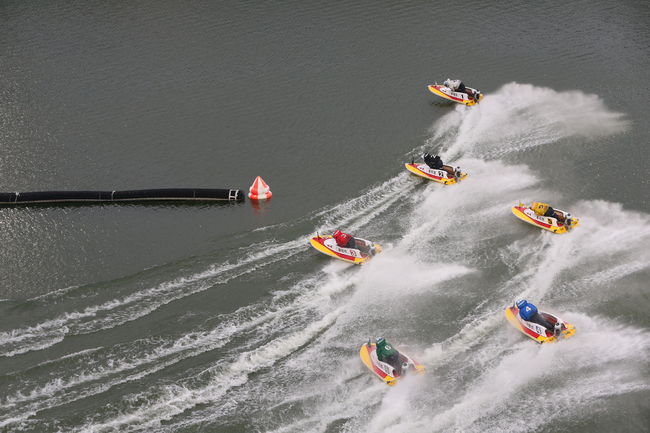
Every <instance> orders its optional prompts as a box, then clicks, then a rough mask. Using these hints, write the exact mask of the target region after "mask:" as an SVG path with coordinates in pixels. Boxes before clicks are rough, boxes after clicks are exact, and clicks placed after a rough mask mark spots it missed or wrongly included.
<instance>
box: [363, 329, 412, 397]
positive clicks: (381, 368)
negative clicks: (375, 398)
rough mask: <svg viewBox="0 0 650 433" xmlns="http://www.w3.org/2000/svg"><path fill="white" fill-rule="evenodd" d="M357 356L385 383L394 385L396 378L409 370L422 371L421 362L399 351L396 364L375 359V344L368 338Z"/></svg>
mask: <svg viewBox="0 0 650 433" xmlns="http://www.w3.org/2000/svg"><path fill="white" fill-rule="evenodd" d="M359 356H360V357H361V361H362V362H363V363H364V364H365V366H366V367H368V369H370V371H372V372H373V373H375V374H376V375H377V376H378V377H379V378H380V379H381V380H383V381H384V383H385V384H386V385H390V386H393V385H395V384H396V383H397V379H400V378H402V377H404V376H405V375H406V374H407V373H409V372H416V373H418V374H423V373H424V366H423V365H422V364H418V363H417V362H416V361H415V360H414V359H412V358H410V357H409V356H407V355H406V354H404V353H402V352H399V355H398V358H399V361H398V362H397V365H396V366H393V365H391V364H388V363H386V362H382V361H380V360H379V359H377V345H376V344H375V343H371V342H370V340H368V342H367V343H366V344H364V345H363V346H361V350H360V351H359Z"/></svg>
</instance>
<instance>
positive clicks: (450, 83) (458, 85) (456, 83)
mask: <svg viewBox="0 0 650 433" xmlns="http://www.w3.org/2000/svg"><path fill="white" fill-rule="evenodd" d="M442 84H443V85H445V86H447V87H449V88H450V89H451V91H452V92H463V93H466V94H467V96H469V97H471V98H473V99H475V95H474V92H472V91H471V90H470V89H468V88H467V87H465V84H464V83H463V82H462V81H460V80H450V79H449V78H447V79H446V80H445V81H444V82H443V83H442Z"/></svg>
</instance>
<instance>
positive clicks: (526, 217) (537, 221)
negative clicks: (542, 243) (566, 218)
mask: <svg viewBox="0 0 650 433" xmlns="http://www.w3.org/2000/svg"><path fill="white" fill-rule="evenodd" d="M511 210H512V213H513V214H514V215H515V216H516V217H517V218H519V219H520V220H522V221H524V222H526V223H528V224H531V225H534V226H535V227H538V228H540V229H543V230H548V231H549V232H551V233H555V234H558V235H561V234H564V233H566V232H568V231H569V230H568V229H569V228H574V227H577V226H578V224H579V223H580V221H579V220H578V219H577V218H571V224H570V225H565V224H563V225H560V224H558V222H557V219H555V218H552V217H544V216H539V215H536V214H535V213H534V212H533V210H532V209H530V208H527V207H525V206H524V205H523V204H522V203H520V204H519V205H518V206H513V207H512V209H511Z"/></svg>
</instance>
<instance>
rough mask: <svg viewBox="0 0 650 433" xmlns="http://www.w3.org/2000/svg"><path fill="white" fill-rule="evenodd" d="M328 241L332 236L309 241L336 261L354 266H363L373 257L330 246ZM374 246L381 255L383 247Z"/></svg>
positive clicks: (314, 238) (318, 237)
mask: <svg viewBox="0 0 650 433" xmlns="http://www.w3.org/2000/svg"><path fill="white" fill-rule="evenodd" d="M328 239H332V236H328V235H326V236H316V237H313V238H311V239H310V240H309V244H310V245H311V246H312V247H314V248H315V249H316V250H317V251H319V252H321V253H323V254H326V255H328V256H330V257H334V258H335V259H339V260H343V261H344V262H347V263H352V264H354V265H362V264H364V263H366V262H368V261H369V260H370V259H372V257H373V256H370V255H364V254H361V253H360V252H358V250H352V249H350V248H338V247H336V246H328V245H327V244H326V241H327V240H328ZM373 246H374V248H375V253H376V254H379V253H380V252H381V245H379V244H373Z"/></svg>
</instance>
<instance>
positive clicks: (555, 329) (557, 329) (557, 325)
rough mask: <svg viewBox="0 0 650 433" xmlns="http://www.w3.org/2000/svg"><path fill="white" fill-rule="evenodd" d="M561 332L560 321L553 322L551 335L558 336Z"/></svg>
mask: <svg viewBox="0 0 650 433" xmlns="http://www.w3.org/2000/svg"><path fill="white" fill-rule="evenodd" d="M561 333H562V322H560V321H557V322H555V326H553V335H554V336H556V337H559V336H560V334H561Z"/></svg>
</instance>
